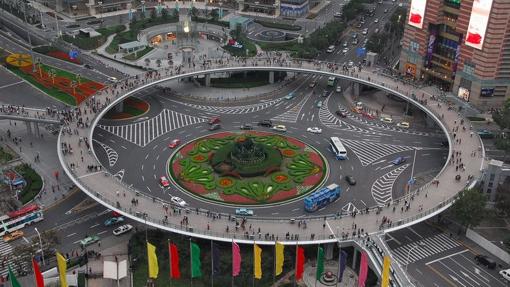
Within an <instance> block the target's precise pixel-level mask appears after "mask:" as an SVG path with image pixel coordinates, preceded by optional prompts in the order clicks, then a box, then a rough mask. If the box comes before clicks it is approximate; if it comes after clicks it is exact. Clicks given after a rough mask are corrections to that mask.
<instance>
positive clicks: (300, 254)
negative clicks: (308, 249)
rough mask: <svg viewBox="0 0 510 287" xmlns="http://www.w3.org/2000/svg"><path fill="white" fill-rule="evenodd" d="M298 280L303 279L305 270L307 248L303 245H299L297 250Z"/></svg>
mask: <svg viewBox="0 0 510 287" xmlns="http://www.w3.org/2000/svg"><path fill="white" fill-rule="evenodd" d="M296 253H297V254H296V257H297V258H296V281H298V280H301V279H303V272H304V271H305V250H304V249H303V247H299V246H298V247H297V252H296Z"/></svg>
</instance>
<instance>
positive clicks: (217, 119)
mask: <svg viewBox="0 0 510 287" xmlns="http://www.w3.org/2000/svg"><path fill="white" fill-rule="evenodd" d="M219 122H220V118H218V117H213V118H210V119H209V121H208V122H207V123H208V124H210V125H214V124H217V123H219Z"/></svg>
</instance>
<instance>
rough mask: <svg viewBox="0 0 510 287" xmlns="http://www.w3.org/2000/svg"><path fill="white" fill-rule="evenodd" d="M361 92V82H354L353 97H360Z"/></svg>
mask: <svg viewBox="0 0 510 287" xmlns="http://www.w3.org/2000/svg"><path fill="white" fill-rule="evenodd" d="M359 92H360V84H359V83H352V88H351V93H352V96H353V97H356V98H357V97H359Z"/></svg>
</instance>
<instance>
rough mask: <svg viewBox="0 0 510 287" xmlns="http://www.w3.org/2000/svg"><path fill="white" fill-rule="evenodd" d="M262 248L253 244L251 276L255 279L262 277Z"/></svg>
mask: <svg viewBox="0 0 510 287" xmlns="http://www.w3.org/2000/svg"><path fill="white" fill-rule="evenodd" d="M261 257H262V248H260V247H259V246H258V245H257V244H253V276H254V277H255V279H260V278H262V258H261Z"/></svg>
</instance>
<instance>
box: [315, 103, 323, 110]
mask: <svg viewBox="0 0 510 287" xmlns="http://www.w3.org/2000/svg"><path fill="white" fill-rule="evenodd" d="M316 107H318V108H319V109H320V108H322V102H321V101H318V102H317V104H316Z"/></svg>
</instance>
